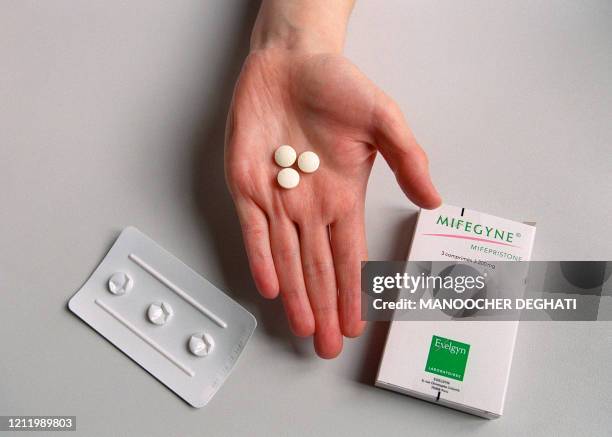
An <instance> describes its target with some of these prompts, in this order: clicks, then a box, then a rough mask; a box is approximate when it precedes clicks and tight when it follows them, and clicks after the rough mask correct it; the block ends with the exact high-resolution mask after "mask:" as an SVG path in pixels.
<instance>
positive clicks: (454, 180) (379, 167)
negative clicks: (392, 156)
mask: <svg viewBox="0 0 612 437" xmlns="http://www.w3.org/2000/svg"><path fill="white" fill-rule="evenodd" d="M257 6H258V5H257V4H256V3H250V2H246V1H238V0H236V1H220V0H219V1H205V0H197V1H196V0H192V1H187V0H185V1H172V2H168V1H163V0H146V1H145V0H138V1H130V2H119V1H87V2H80V1H53V2H51V1H38V2H36V1H22V0H15V1H2V2H0V7H1V10H2V12H1V13H0V310H1V311H2V318H1V319H0V347H1V351H0V414H2V415H7V414H39V415H52V414H62V415H76V416H77V417H78V426H77V427H78V430H79V431H80V432H79V434H82V435H88V436H93V435H115V436H121V435H136V434H142V435H144V434H146V435H150V436H168V435H181V436H187V435H198V434H199V435H233V434H248V435H284V434H295V435H361V434H372V435H385V434H386V435H440V436H448V435H454V436H461V435H470V436H498V435H499V436H510V435H541V436H548V435H568V436H569V435H594V436H599V435H610V432H611V429H612V418H611V417H612V416H611V412H612V398H611V390H612V373H611V372H610V370H609V369H610V363H611V362H612V340H611V339H612V335H611V334H612V325H611V324H607V323H584V324H578V323H554V324H552V323H550V324H545V323H540V324H534V323H532V324H528V323H524V324H522V325H521V328H520V332H519V337H518V341H517V345H516V353H515V359H514V364H513V368H512V375H511V383H510V388H509V393H508V398H507V403H506V414H505V416H504V417H503V418H501V419H499V420H497V421H492V422H491V421H485V420H482V419H478V418H474V417H471V416H469V415H466V414H462V413H458V412H454V411H452V410H448V409H445V408H440V407H437V406H433V405H431V404H428V403H425V402H421V401H418V400H415V399H411V398H409V397H404V396H401V395H398V394H395V393H391V392H387V391H383V390H380V389H377V388H374V387H373V386H372V381H373V378H374V375H375V372H376V368H377V365H378V361H379V358H380V353H381V348H382V342H383V341H384V336H385V333H386V326H384V325H375V326H370V328H369V330H368V331H367V333H366V334H365V335H364V336H363V337H362V338H360V339H358V340H351V341H346V346H345V351H344V352H343V354H342V355H341V357H340V358H338V359H336V360H333V361H323V360H320V359H317V358H315V357H314V355H313V351H312V347H311V345H310V344H309V342H308V341H298V340H296V339H294V338H292V337H291V336H290V335H289V334H288V329H287V324H286V322H285V319H284V316H283V314H282V308H281V306H280V303H279V302H267V301H264V300H263V299H260V298H259V297H258V296H257V294H256V292H255V290H254V288H253V285H252V282H251V279H250V276H249V274H248V271H247V264H246V261H245V256H244V254H243V248H242V243H241V239H240V234H239V228H238V225H237V220H236V218H235V216H234V213H233V209H232V205H231V202H230V199H229V197H228V195H227V193H226V191H225V188H224V181H223V176H222V170H221V163H222V139H223V127H224V119H225V113H226V110H227V105H228V101H229V96H230V93H231V89H232V86H233V81H234V79H235V77H236V75H237V73H238V71H239V67H240V64H241V60H242V58H243V56H244V54H245V49H246V42H247V39H248V34H249V32H250V27H251V25H252V22H253V19H254V16H255V13H256V10H257ZM347 41H348V42H347V48H346V53H347V55H348V56H349V57H350V58H351V59H352V60H353V61H355V62H356V63H357V65H359V66H360V68H362V70H363V71H364V72H365V73H366V74H368V75H369V76H370V77H371V78H372V79H373V80H374V81H375V82H377V83H378V84H380V85H381V86H382V87H383V88H384V89H385V90H386V91H387V92H388V93H389V94H391V95H392V96H394V97H395V98H396V99H397V100H398V102H399V104H400V106H401V107H402V109H403V110H404V111H405V114H406V116H407V118H408V120H409V121H410V123H411V125H412V127H413V129H414V131H415V133H416V135H417V137H418V138H419V140H420V142H421V143H422V144H423V145H424V146H425V147H426V149H427V150H428V152H429V155H430V160H431V163H432V171H433V176H434V180H435V181H436V182H437V184H438V187H439V189H440V191H441V193H442V194H443V196H444V198H445V200H446V201H447V202H448V203H451V204H456V205H463V206H466V207H470V208H474V209H478V210H481V211H484V212H489V213H492V214H497V215H501V216H504V217H508V218H514V219H518V220H532V221H536V222H537V223H538V235H537V238H536V247H535V254H534V258H535V259H543V260H548V259H587V260H592V259H611V258H612V251H611V250H612V249H611V246H610V232H609V227H610V218H612V181H611V175H612V153H611V143H612V123H611V119H612V117H611V114H612V74H611V72H612V3H610V2H609V1H587V2H574V1H539V2H531V1H512V2H510V1H506V2H501V1H498V2H490V1H442V2H438V1H434V2H432V1H425V0H423V1H399V0H398V1H385V2H382V1H365V0H364V1H359V2H358V4H357V6H356V9H355V11H354V14H353V18H352V20H351V24H350V29H349V35H348V40H347ZM415 211H416V209H415V207H414V206H413V205H412V204H410V202H409V201H407V200H406V199H405V198H404V197H403V196H402V194H401V192H400V190H399V189H398V188H397V187H396V185H395V182H394V179H393V176H392V174H391V172H390V171H389V170H388V168H387V167H386V165H385V164H384V162H383V161H382V160H380V159H379V160H377V162H376V164H375V169H374V172H373V175H372V178H371V182H370V186H369V191H368V199H367V226H368V229H367V231H368V242H369V249H370V255H371V258H372V259H401V258H403V257H404V256H405V255H406V251H407V249H408V245H409V241H410V236H411V231H412V227H413V224H414V212H415ZM129 224H132V225H135V226H137V227H138V228H140V229H141V230H142V231H144V232H145V233H147V234H148V235H150V236H151V237H153V238H154V239H156V240H157V241H158V242H159V243H160V244H161V245H163V246H164V247H165V248H167V249H168V250H170V251H171V252H173V253H174V254H175V255H177V256H178V257H179V258H180V259H182V260H183V261H185V262H186V263H187V264H188V265H190V266H192V267H193V268H194V269H195V270H196V271H198V272H200V273H202V274H203V275H204V276H206V277H207V278H208V279H210V280H211V281H212V282H213V283H215V284H217V285H218V286H219V287H220V288H221V289H223V290H226V291H227V292H228V293H229V294H230V295H232V296H233V297H235V298H236V299H237V300H238V301H239V302H241V303H242V304H243V305H245V306H246V307H247V308H248V309H249V310H250V311H252V312H253V313H254V314H255V316H256V317H257V319H258V320H259V323H260V325H259V327H258V329H257V331H256V334H255V336H254V338H253V340H252V342H251V343H250V344H249V345H248V347H247V350H246V351H245V353H244V355H243V357H242V359H241V361H240V363H239V365H238V366H237V368H236V369H235V372H234V373H233V375H232V377H231V378H230V379H229V380H228V381H227V383H226V384H225V386H224V387H223V388H222V389H221V390H220V392H219V393H218V394H217V395H216V397H215V398H214V399H213V401H212V402H211V404H210V405H209V406H207V407H206V408H204V409H201V410H195V409H192V408H190V407H189V406H187V404H185V403H184V402H183V401H181V400H180V399H179V398H177V397H176V396H175V395H173V394H172V393H171V392H170V391H169V390H167V389H166V388H165V387H164V386H163V385H161V384H159V383H158V382H156V381H155V380H154V379H153V378H152V377H151V376H150V375H148V374H147V373H146V372H144V371H143V370H142V369H141V368H140V367H139V366H137V365H136V364H134V363H133V362H131V361H130V360H129V359H127V358H126V357H125V356H124V355H123V354H122V353H120V352H119V351H118V350H117V349H115V348H114V347H113V346H112V345H110V344H109V343H107V342H106V341H104V340H103V339H102V338H101V337H100V336H99V335H97V334H96V333H95V332H94V331H93V330H91V329H89V328H88V327H87V326H86V325H84V324H83V323H81V322H80V321H79V320H78V319H77V318H76V317H74V316H73V315H71V314H70V313H69V312H68V311H67V309H66V307H65V305H66V302H67V300H68V298H69V297H70V296H71V295H72V294H73V293H74V292H75V291H76V290H77V289H78V288H79V287H80V285H81V284H82V283H83V282H84V281H85V280H86V278H87V277H88V276H89V274H90V273H91V272H92V271H93V269H94V268H95V266H96V265H97V264H98V263H99V261H100V260H101V258H102V257H103V256H104V254H105V253H106V251H107V250H108V248H109V247H110V245H111V243H112V242H113V240H114V239H115V238H116V236H117V235H118V233H119V231H120V230H121V229H122V227H124V226H125V225H129ZM56 435H58V434H56ZM72 435H74V433H73V434H72Z"/></svg>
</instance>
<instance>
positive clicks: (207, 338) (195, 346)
mask: <svg viewBox="0 0 612 437" xmlns="http://www.w3.org/2000/svg"><path fill="white" fill-rule="evenodd" d="M214 348H215V340H214V339H213V338H212V336H211V335H210V334H208V333H206V332H203V333H200V334H193V335H192V336H191V337H190V338H189V351H190V352H191V353H192V354H194V355H196V356H198V357H205V356H206V355H208V354H210V353H211V352H212V351H213V349H214Z"/></svg>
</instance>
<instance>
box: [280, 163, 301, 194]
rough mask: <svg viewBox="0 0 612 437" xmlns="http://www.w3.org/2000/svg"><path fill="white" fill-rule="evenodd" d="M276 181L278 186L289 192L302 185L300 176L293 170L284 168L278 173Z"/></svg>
mask: <svg viewBox="0 0 612 437" xmlns="http://www.w3.org/2000/svg"><path fill="white" fill-rule="evenodd" d="M276 180H277V181H278V185H280V186H281V187H283V188H286V189H288V190H289V189H291V188H295V187H297V186H298V184H299V183H300V174H299V173H298V172H297V171H296V170H294V169H292V168H284V169H282V170H281V171H279V172H278V176H276Z"/></svg>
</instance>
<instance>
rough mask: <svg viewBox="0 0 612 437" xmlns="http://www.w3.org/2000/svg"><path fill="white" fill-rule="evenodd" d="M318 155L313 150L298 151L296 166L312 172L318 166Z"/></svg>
mask: <svg viewBox="0 0 612 437" xmlns="http://www.w3.org/2000/svg"><path fill="white" fill-rule="evenodd" d="M319 163H320V161H319V156H318V155H317V154H316V153H315V152H310V151H308V152H303V153H300V157H299V158H298V167H299V168H300V170H302V171H303V172H304V173H313V172H315V171H317V169H318V168H319Z"/></svg>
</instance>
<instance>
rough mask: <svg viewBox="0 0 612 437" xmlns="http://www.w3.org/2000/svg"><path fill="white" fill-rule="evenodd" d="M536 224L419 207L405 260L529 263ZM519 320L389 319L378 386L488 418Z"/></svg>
mask: <svg viewBox="0 0 612 437" xmlns="http://www.w3.org/2000/svg"><path fill="white" fill-rule="evenodd" d="M534 238H535V227H534V226H530V225H527V224H524V223H520V222H515V221H512V220H507V219H503V218H499V217H495V216H492V215H488V214H483V213H479V212H477V211H473V210H469V209H465V208H460V207H454V206H449V205H444V206H442V207H440V208H438V209H435V210H421V212H420V213H419V218H418V221H417V225H416V229H415V232H414V237H413V241H412V245H411V248H410V253H409V256H408V259H409V261H452V257H454V256H456V257H466V258H470V259H473V260H482V261H504V260H505V261H528V260H529V259H530V257H531V250H532V247H533V241H534ZM518 323H519V322H516V321H472V320H470V321H450V320H449V321H394V322H392V323H391V327H390V330H389V335H388V337H387V342H386V345H385V351H384V354H383V358H382V361H381V364H380V368H379V371H378V376H377V378H376V385H377V386H378V387H382V388H386V389H389V390H394V391H397V392H400V393H403V394H407V395H410V396H414V397H417V398H420V399H424V400H426V401H430V402H434V403H437V404H440V405H444V406H446V407H450V408H454V409H457V410H461V411H465V412H467V413H471V414H475V415H477V416H481V417H485V418H489V419H493V418H497V417H499V416H501V415H502V413H503V409H504V401H505V397H506V389H507V387H508V379H509V375H510V365H511V363H512V355H513V352H514V343H515V340H516V333H517V329H518Z"/></svg>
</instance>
